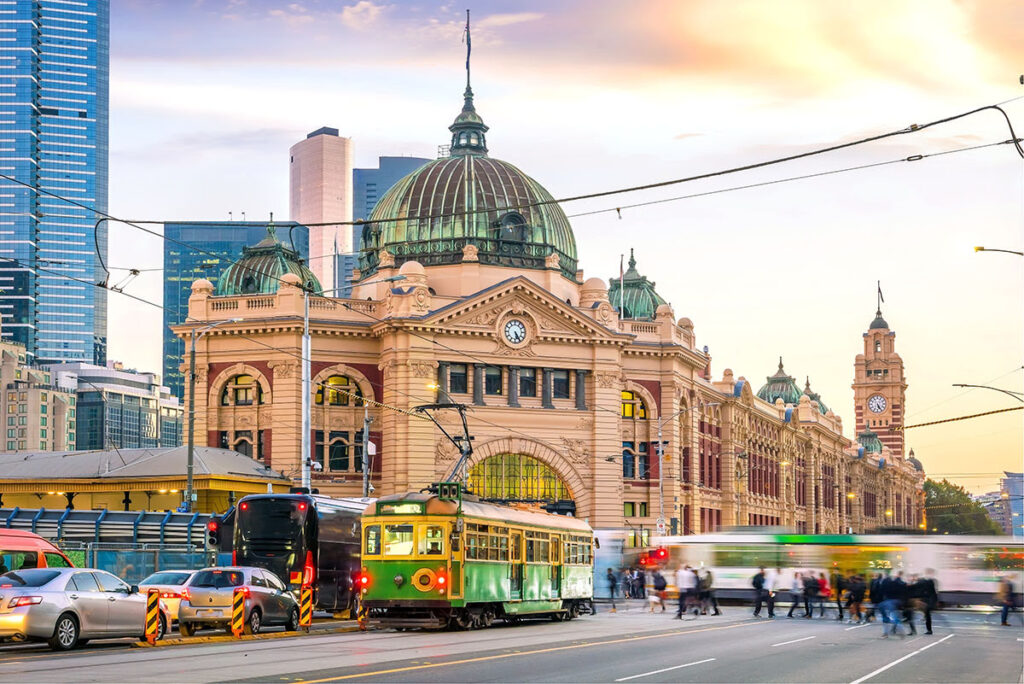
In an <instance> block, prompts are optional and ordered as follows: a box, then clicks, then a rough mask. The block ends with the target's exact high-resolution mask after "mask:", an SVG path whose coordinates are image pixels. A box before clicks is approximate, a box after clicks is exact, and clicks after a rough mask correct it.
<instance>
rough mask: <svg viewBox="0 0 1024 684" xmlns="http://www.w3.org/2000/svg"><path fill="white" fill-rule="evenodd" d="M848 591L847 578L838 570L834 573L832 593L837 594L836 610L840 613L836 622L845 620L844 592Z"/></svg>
mask: <svg viewBox="0 0 1024 684" xmlns="http://www.w3.org/2000/svg"><path fill="white" fill-rule="evenodd" d="M844 589H846V578H845V577H843V573H842V571H841V570H836V571H835V572H834V573H832V591H834V592H835V593H836V610H838V611H839V617H837V618H836V620H839V621H840V622H842V620H843V590H844Z"/></svg>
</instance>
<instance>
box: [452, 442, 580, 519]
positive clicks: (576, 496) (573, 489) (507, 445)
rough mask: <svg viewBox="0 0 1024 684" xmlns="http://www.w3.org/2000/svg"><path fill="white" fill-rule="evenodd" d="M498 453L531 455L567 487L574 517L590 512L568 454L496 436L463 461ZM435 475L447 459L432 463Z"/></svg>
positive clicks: (545, 445) (472, 461) (472, 463)
mask: <svg viewBox="0 0 1024 684" xmlns="http://www.w3.org/2000/svg"><path fill="white" fill-rule="evenodd" d="M498 454H523V455H524V456H531V457H533V458H535V459H537V460H538V461H540V462H541V463H543V464H544V465H546V466H548V467H549V468H551V469H552V470H553V471H555V474H556V475H558V477H559V478H561V480H562V482H564V483H565V486H566V487H568V489H569V494H570V496H572V499H573V501H575V502H576V517H577V518H583V517H587V516H589V515H592V511H591V492H590V490H589V489H588V488H587V485H586V482H585V481H584V479H583V476H582V475H580V473H579V472H578V471H577V469H576V466H575V465H573V463H572V462H571V461H570V460H569V456H568V455H566V454H562V453H560V452H559V451H557V450H556V449H554V448H552V447H551V446H549V445H547V444H545V443H544V442H540V441H537V440H532V439H526V438H525V437H499V438H497V439H492V440H490V441H488V442H484V443H483V444H479V445H477V446H476V447H474V449H473V455H472V457H470V459H469V463H467V464H466V470H467V472H468V470H469V469H470V468H472V467H473V466H474V465H476V464H477V463H480V462H481V461H484V460H486V459H487V458H489V457H491V456H497V455H498ZM435 467H436V472H437V476H438V478H441V477H444V475H445V471H446V470H447V469H448V468H449V467H451V463H448V462H444V463H442V462H438V463H437V464H436V466H435Z"/></svg>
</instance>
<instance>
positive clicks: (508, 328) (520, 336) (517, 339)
mask: <svg viewBox="0 0 1024 684" xmlns="http://www.w3.org/2000/svg"><path fill="white" fill-rule="evenodd" d="M505 339H506V340H508V341H509V343H510V344H521V343H522V342H523V340H525V339H526V324H525V323H523V322H522V321H521V320H519V319H518V318H513V319H512V320H510V321H509V322H507V323H506V324H505Z"/></svg>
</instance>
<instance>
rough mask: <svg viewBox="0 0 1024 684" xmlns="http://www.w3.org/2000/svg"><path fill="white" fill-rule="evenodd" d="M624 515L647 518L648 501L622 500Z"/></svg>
mask: <svg viewBox="0 0 1024 684" xmlns="http://www.w3.org/2000/svg"><path fill="white" fill-rule="evenodd" d="M622 515H624V516H625V517H627V518H646V517H647V502H646V501H623V502H622Z"/></svg>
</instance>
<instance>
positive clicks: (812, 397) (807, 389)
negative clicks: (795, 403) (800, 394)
mask: <svg viewBox="0 0 1024 684" xmlns="http://www.w3.org/2000/svg"><path fill="white" fill-rule="evenodd" d="M804 394H806V395H807V397H808V398H809V399H810V400H811V401H816V402H818V410H819V411H821V415H825V414H826V413H828V406H826V405H825V402H824V401H822V400H821V395H820V394H818V393H817V392H815V391H813V390H812V389H811V379H810V378H807V383H806V384H805V385H804Z"/></svg>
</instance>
